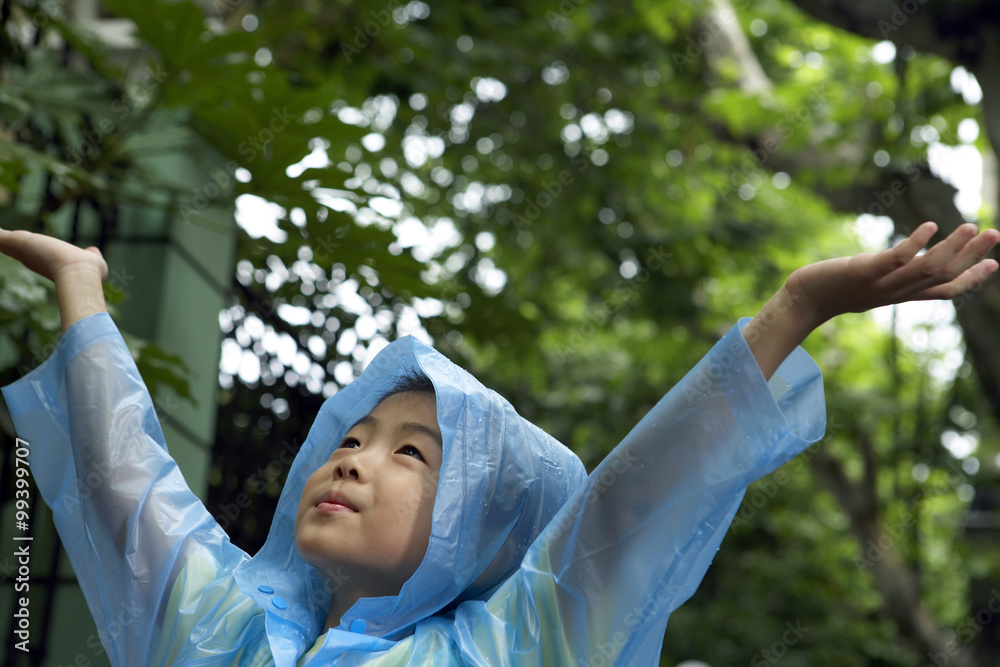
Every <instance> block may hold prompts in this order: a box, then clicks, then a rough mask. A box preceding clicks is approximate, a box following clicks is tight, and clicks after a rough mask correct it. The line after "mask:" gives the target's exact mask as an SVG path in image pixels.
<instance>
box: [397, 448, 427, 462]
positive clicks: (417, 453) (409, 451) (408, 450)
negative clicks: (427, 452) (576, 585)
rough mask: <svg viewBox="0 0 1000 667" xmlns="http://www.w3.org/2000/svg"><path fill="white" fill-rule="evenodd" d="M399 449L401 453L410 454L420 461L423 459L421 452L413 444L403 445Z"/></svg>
mask: <svg viewBox="0 0 1000 667" xmlns="http://www.w3.org/2000/svg"><path fill="white" fill-rule="evenodd" d="M399 451H401V452H402V453H404V454H406V455H407V456H412V457H414V458H418V459H420V460H421V461H423V460H424V456H423V454H421V453H420V450H419V449H417V448H416V447H414V446H413V445H406V446H405V447H403V448H402V449H401V450H399Z"/></svg>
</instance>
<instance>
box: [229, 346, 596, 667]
mask: <svg viewBox="0 0 1000 667" xmlns="http://www.w3.org/2000/svg"><path fill="white" fill-rule="evenodd" d="M413 372H420V373H423V374H425V375H426V376H427V377H429V378H430V379H431V381H432V383H433V384H434V389H435V394H436V401H437V419H438V425H439V427H440V429H441V436H442V446H443V458H442V464H441V471H440V476H439V482H438V488H437V494H436V497H435V501H434V513H433V520H432V528H431V535H430V539H429V541H428V546H427V551H426V553H425V554H424V558H423V561H422V562H421V564H420V566H419V567H418V568H417V570H416V572H415V573H414V574H413V576H412V577H411V578H410V579H409V580H408V581H407V582H406V583H405V584H404V586H403V587H402V590H400V592H399V594H398V595H396V596H393V597H377V598H363V599H361V600H359V601H358V602H357V603H356V604H354V606H353V607H351V608H350V610H348V612H347V614H346V615H345V616H344V617H343V618H342V620H341V625H340V626H339V628H338V629H340V630H346V631H351V632H354V633H358V632H361V633H365V634H367V635H370V636H376V637H383V638H385V639H390V640H392V639H400V638H402V637H405V636H407V635H409V634H411V633H412V631H413V627H414V625H415V624H416V623H417V622H419V621H421V620H422V619H426V618H428V617H430V616H432V615H434V614H436V613H438V612H440V611H441V610H444V609H446V608H448V607H449V606H454V605H455V604H456V603H459V602H462V601H464V600H469V599H486V598H487V597H488V596H489V595H490V593H491V592H492V591H493V590H495V589H496V587H497V586H498V585H499V584H500V583H502V582H503V581H504V580H505V579H506V578H507V577H508V576H509V575H510V574H512V573H513V572H514V571H516V570H517V568H518V567H519V566H520V564H521V561H522V559H523V557H524V554H525V552H526V551H527V550H528V547H529V546H530V545H531V544H532V542H533V541H534V540H535V538H536V537H537V536H538V535H539V533H540V532H541V531H542V529H543V528H545V526H546V525H547V524H548V523H549V521H550V520H551V519H552V518H553V517H554V516H555V514H556V513H557V512H558V511H559V509H560V508H561V507H562V506H563V505H564V504H565V503H566V501H567V499H569V497H570V495H571V494H572V493H573V492H574V491H575V490H576V489H578V488H579V487H580V486H582V485H583V483H584V482H585V479H586V471H585V469H584V466H583V464H582V462H581V461H580V459H579V458H578V457H577V456H576V455H575V454H573V452H571V451H570V450H569V449H568V448H566V447H565V446H564V445H562V444H560V443H559V442H558V441H556V440H555V439H554V438H552V437H551V436H549V435H548V434H546V433H545V432H544V431H542V430H541V429H540V428H538V427H537V426H535V425H534V424H532V423H531V422H529V421H527V420H526V419H524V418H522V417H521V416H519V415H518V414H517V413H516V412H515V410H514V408H513V407H512V406H511V405H510V404H509V403H508V402H507V401H506V400H505V399H504V398H503V397H501V396H500V395H499V394H497V393H496V392H494V391H492V390H489V389H487V388H486V387H484V386H483V385H482V384H480V383H479V382H478V381H477V380H476V379H475V378H473V377H472V376H471V375H470V374H469V373H467V372H466V371H464V370H462V369H461V368H459V367H458V366H456V365H455V364H453V363H452V362H450V361H449V360H448V359H446V358H445V357H444V356H443V355H441V354H440V353H438V352H437V351H435V350H434V349H432V348H431V347H429V346H427V345H425V344H424V343H421V342H420V341H418V340H417V339H415V338H413V337H412V336H408V337H405V338H402V339H399V340H397V341H395V342H394V343H392V344H390V345H389V346H387V347H386V348H384V349H383V350H382V351H381V352H380V353H379V354H378V356H377V357H376V358H375V359H374V360H373V361H372V362H371V363H370V364H369V366H368V367H367V368H366V369H365V370H364V372H363V373H362V374H361V376H360V377H359V378H358V379H356V380H355V381H354V382H352V383H351V384H350V385H349V386H347V387H346V388H345V389H343V390H341V391H340V392H338V393H336V394H335V395H333V396H332V397H330V398H329V399H328V400H327V401H326V402H325V403H324V404H323V407H322V408H321V410H320V412H319V414H318V415H317V417H316V421H315V422H314V423H313V426H312V428H311V429H310V431H309V435H308V437H307V438H306V441H305V442H304V443H303V445H302V447H301V449H300V450H299V453H298V455H297V456H296V458H295V461H294V462H293V463H292V467H291V469H290V471H289V474H288V479H287V481H286V483H285V486H284V488H283V489H282V492H281V497H280V499H279V501H278V507H277V510H276V512H275V515H274V520H273V522H272V524H271V530H270V532H269V534H268V537H267V541H266V542H265V543H264V546H263V547H262V548H261V550H260V551H259V552H258V553H257V555H256V556H254V557H253V558H252V559H250V560H249V561H246V562H244V563H243V564H241V565H240V566H239V567H238V568H237V570H236V573H235V574H236V580H237V583H238V584H239V586H240V588H241V589H242V590H243V592H244V593H246V594H247V595H250V596H251V597H253V598H254V599H255V600H256V601H257V602H258V604H260V605H261V607H263V608H264V609H265V610H267V616H268V617H267V626H268V634H269V636H270V637H271V643H272V650H274V651H275V654H276V655H277V654H278V653H286V652H287V653H291V654H297V655H301V653H302V650H303V649H304V648H305V647H308V646H309V645H311V643H312V642H313V641H314V640H315V638H316V637H318V636H319V635H320V634H321V633H322V630H323V627H324V625H325V622H326V615H327V612H328V609H329V605H330V599H331V594H332V592H333V591H334V589H335V587H336V586H337V576H336V573H330V574H331V576H330V577H327V576H325V575H324V574H321V573H320V572H319V571H317V570H316V569H315V568H314V567H312V566H311V565H309V564H308V563H307V562H306V561H305V560H304V559H303V558H302V556H301V555H300V554H299V553H298V550H297V548H296V546H295V518H296V513H297V511H298V507H299V501H300V499H301V497H302V492H303V489H304V487H305V484H306V481H307V480H308V478H309V477H310V475H312V473H313V472H314V471H315V470H316V469H317V468H319V467H320V466H321V465H323V463H325V462H326V461H327V460H328V459H329V457H330V455H331V454H332V452H333V450H334V449H335V448H336V447H337V446H338V445H339V443H340V442H341V440H342V439H343V437H344V435H345V434H346V432H347V431H348V429H350V427H351V426H352V425H353V424H354V423H355V422H357V421H358V419H360V418H361V417H363V416H365V415H366V414H368V413H369V412H371V410H372V409H374V408H375V407H376V405H377V404H378V402H379V401H380V399H381V398H383V397H384V396H385V394H386V393H387V392H389V391H390V390H391V389H392V388H393V387H394V385H395V384H396V383H397V382H398V380H399V379H400V378H401V377H402V376H404V375H406V374H408V373H413ZM261 588H263V589H264V590H266V591H268V592H267V593H265V592H262V591H261ZM272 589H273V593H272V592H271V591H272ZM276 596H280V597H281V598H282V599H283V600H285V601H287V608H286V609H278V608H276V607H275V605H273V604H271V602H272V601H273V599H274V597H276ZM285 642H288V643H285ZM276 643H278V644H282V645H280V646H279V645H275V644H276Z"/></svg>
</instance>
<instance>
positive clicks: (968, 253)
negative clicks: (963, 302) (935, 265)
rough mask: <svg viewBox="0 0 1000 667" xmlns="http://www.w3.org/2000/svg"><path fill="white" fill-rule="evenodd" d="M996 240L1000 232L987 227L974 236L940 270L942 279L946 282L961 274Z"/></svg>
mask: <svg viewBox="0 0 1000 667" xmlns="http://www.w3.org/2000/svg"><path fill="white" fill-rule="evenodd" d="M998 241H1000V232H998V231H997V230H995V229H987V230H986V231H984V232H983V233H982V234H978V235H976V236H974V237H973V238H972V239H970V240H969V241H968V243H966V244H965V246H963V247H962V249H961V250H959V252H958V253H957V254H956V255H955V257H954V258H953V259H952V260H951V262H949V263H948V264H947V266H945V267H944V268H943V269H942V270H941V274H940V275H941V279H942V281H944V282H948V281H951V280H953V279H955V278H957V277H958V276H960V275H962V273H964V272H965V271H966V270H967V269H968V268H970V267H971V266H973V265H974V264H976V263H977V262H979V260H980V259H982V258H983V256H984V255H986V253H987V252H989V251H990V249H991V248H992V247H993V246H995V245H996V244H997V242H998Z"/></svg>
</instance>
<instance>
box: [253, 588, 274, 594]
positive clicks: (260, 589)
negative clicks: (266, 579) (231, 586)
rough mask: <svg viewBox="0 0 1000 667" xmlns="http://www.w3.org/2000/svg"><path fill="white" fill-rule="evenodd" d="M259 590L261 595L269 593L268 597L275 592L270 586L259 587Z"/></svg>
mask: <svg viewBox="0 0 1000 667" xmlns="http://www.w3.org/2000/svg"><path fill="white" fill-rule="evenodd" d="M257 590H258V591H260V592H261V593H267V594H268V595H270V594H271V593H273V592H274V589H273V588H271V587H270V586H258V587H257Z"/></svg>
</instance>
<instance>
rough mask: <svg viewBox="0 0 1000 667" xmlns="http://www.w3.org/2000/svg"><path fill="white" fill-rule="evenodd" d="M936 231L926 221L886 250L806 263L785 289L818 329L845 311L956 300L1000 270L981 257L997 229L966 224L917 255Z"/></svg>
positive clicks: (996, 235) (996, 237)
mask: <svg viewBox="0 0 1000 667" xmlns="http://www.w3.org/2000/svg"><path fill="white" fill-rule="evenodd" d="M936 231H937V225H936V224H934V223H933V222H925V223H924V224H922V225H920V226H919V227H917V229H916V230H914V232H913V233H912V234H910V236H909V237H907V238H906V239H905V240H904V241H902V242H901V243H899V244H898V245H896V246H895V247H892V248H889V249H887V250H883V251H881V252H874V253H865V254H861V255H855V256H854V257H840V258H837V259H828V260H824V261H821V262H817V263H815V264H809V265H807V266H803V267H802V268H800V269H797V270H796V271H794V272H793V273H792V275H790V276H789V277H788V280H787V282H786V284H785V289H786V290H787V291H788V296H789V297H790V298H791V299H792V301H793V303H794V304H795V309H796V310H797V311H799V312H800V313H802V314H803V315H804V316H805V317H807V319H809V320H810V321H811V323H812V326H813V327H816V326H819V325H820V324H822V323H823V322H825V321H827V320H829V319H831V318H833V317H836V316H837V315H840V314H842V313H860V312H863V311H866V310H870V309H872V308H877V307H879V306H885V305H889V304H894V303H903V302H904V301H920V300H926V299H951V298H954V297H956V296H958V295H959V294H961V293H963V292H966V291H968V290H970V289H972V288H973V287H975V286H976V285H979V284H980V283H982V282H983V281H984V280H986V279H987V278H988V277H989V276H990V275H991V274H992V273H993V272H994V271H996V270H997V267H998V264H997V262H996V261H995V260H993V259H982V257H983V255H985V254H986V253H987V252H988V251H989V250H990V248H992V247H993V246H994V245H996V244H997V242H998V241H1000V232H998V231H997V230H995V229H987V230H986V231H984V232H982V233H981V234H977V229H976V226H975V225H974V224H972V223H967V224H964V225H961V226H960V227H958V228H957V229H956V230H955V231H953V232H952V233H951V234H950V235H949V236H948V238H946V239H944V240H943V241H941V242H940V243H937V244H935V245H934V246H933V247H931V248H930V249H929V250H928V251H927V252H926V253H924V254H922V255H921V254H918V253H919V252H920V250H921V249H923V248H924V246H926V245H927V242H928V241H930V239H931V237H932V236H933V235H934V233H935V232H936Z"/></svg>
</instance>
